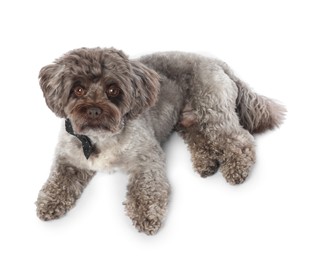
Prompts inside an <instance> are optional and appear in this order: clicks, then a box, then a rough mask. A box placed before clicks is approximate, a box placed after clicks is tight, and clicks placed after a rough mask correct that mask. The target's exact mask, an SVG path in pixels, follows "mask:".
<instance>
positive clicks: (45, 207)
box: [36, 201, 66, 221]
mask: <svg viewBox="0 0 324 260" xmlns="http://www.w3.org/2000/svg"><path fill="white" fill-rule="evenodd" d="M36 204H37V210H36V212H37V216H38V217H39V218H40V219H41V220H44V221H47V220H53V219H57V218H60V217H61V216H63V215H65V213H66V208H65V207H64V205H63V204H61V203H54V202H49V201H47V202H36Z"/></svg>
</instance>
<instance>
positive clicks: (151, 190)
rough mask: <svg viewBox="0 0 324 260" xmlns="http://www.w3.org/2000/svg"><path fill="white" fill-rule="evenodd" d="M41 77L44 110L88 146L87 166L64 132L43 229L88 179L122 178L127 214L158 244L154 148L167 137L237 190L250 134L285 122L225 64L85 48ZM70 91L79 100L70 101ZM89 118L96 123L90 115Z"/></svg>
mask: <svg viewBox="0 0 324 260" xmlns="http://www.w3.org/2000/svg"><path fill="white" fill-rule="evenodd" d="M39 76H40V85H41V88H42V90H43V93H44V97H45V100H46V103H47V105H48V106H49V108H50V109H51V110H52V111H53V112H54V113H55V114H56V115H57V116H59V117H62V118H69V119H70V121H71V124H72V126H73V129H74V131H75V132H76V133H77V134H82V135H87V136H88V137H89V138H90V139H91V142H92V143H93V145H94V146H95V152H94V153H93V154H91V156H90V157H89V159H88V160H87V159H86V158H85V157H84V155H83V152H82V147H81V143H80V141H79V140H78V139H77V138H76V137H75V136H72V135H70V134H68V133H67V132H66V131H65V130H64V129H63V130H62V131H61V135H60V138H59V142H58V145H57V151H56V157H55V160H54V163H53V166H52V170H51V174H50V177H49V179H48V181H47V182H46V183H45V185H44V186H43V188H42V189H41V191H40V192H39V196H38V199H37V202H36V205H37V215H38V216H39V218H40V219H42V220H51V219H56V218H59V217H61V216H63V215H65V214H66V212H67V211H68V210H70V209H71V208H72V207H73V206H74V205H75V203H76V201H77V199H78V198H79V197H80V195H81V193H82V191H83V189H84V188H85V187H86V186H87V184H88V183H89V181H90V180H91V178H92V177H93V176H94V174H95V172H97V171H109V170H110V169H112V168H115V167H119V168H121V169H123V170H125V171H126V172H128V174H129V183H128V186H127V190H128V191H127V195H126V201H125V202H124V205H125V210H126V214H127V215H128V216H129V217H130V219H131V220H132V221H133V223H134V225H135V226H136V228H137V229H138V230H139V231H142V232H145V233H146V234H149V235H152V234H155V233H156V232H157V231H158V230H159V228H160V227H161V225H162V222H163V220H164V218H165V216H166V212H167V205H168V201H169V194H170V185H169V183H168V180H167V177H166V172H165V155H164V152H163V150H162V148H161V144H162V143H163V142H164V141H165V140H166V139H167V138H168V136H169V135H170V134H171V133H172V132H173V131H174V130H175V131H177V132H178V133H179V134H180V135H181V136H182V137H183V138H184V140H185V142H186V143H187V145H188V148H189V150H190V152H191V156H192V162H193V166H194V168H195V170H196V171H197V172H198V173H199V174H200V175H201V176H202V177H207V176H210V175H213V174H214V173H215V172H216V171H217V170H218V169H220V171H221V172H222V174H223V176H224V177H225V179H226V180H227V182H229V183H230V184H238V183H242V182H243V181H244V180H245V179H246V178H247V176H248V174H249V172H250V169H251V167H252V166H253V164H254V163H255V145H254V138H253V136H252V134H254V133H260V132H264V131H265V130H267V129H273V128H274V127H277V126H279V124H280V123H281V122H282V119H283V115H284V112H285V110H284V108H283V107H282V106H281V105H279V104H277V103H275V102H274V101H272V100H270V99H268V98H266V97H262V96H259V95H257V94H256V93H254V92H252V91H251V90H250V89H249V88H248V87H247V85H246V84H245V83H244V82H242V81H241V80H240V79H238V78H237V77H236V76H235V75H234V73H233V72H232V71H231V69H230V68H229V67H228V66H227V65H226V64H225V63H224V62H222V61H219V60H216V59H212V58H208V57H203V56H200V55H197V54H190V53H181V52H167V53H156V54H152V55H148V56H144V57H141V58H139V59H137V60H130V59H128V57H127V56H126V55H125V54H124V53H123V52H121V51H117V50H115V49H113V48H110V49H105V48H104V49H101V48H94V49H87V48H82V49H76V50H73V51H71V52H68V53H67V54H65V55H63V56H62V57H61V58H59V59H57V60H56V61H55V62H54V64H50V65H47V66H45V67H44V68H42V69H41V71H40V75H39ZM111 84H114V85H117V86H118V88H119V89H120V94H119V95H118V96H117V97H114V98H111V97H109V95H107V88H108V86H109V85H111ZM75 86H82V88H83V89H84V90H85V94H84V95H82V96H79V97H76V96H75V95H73V89H74V88H75ZM93 108H96V109H97V111H100V113H98V115H96V116H94V115H93V114H92V113H89V112H88V111H89V110H90V109H93Z"/></svg>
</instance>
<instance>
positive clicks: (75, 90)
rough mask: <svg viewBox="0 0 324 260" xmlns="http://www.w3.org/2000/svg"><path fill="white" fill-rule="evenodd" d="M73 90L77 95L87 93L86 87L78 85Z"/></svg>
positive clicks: (80, 95)
mask: <svg viewBox="0 0 324 260" xmlns="http://www.w3.org/2000/svg"><path fill="white" fill-rule="evenodd" d="M73 92H74V94H75V95H76V96H77V97H82V96H84V94H85V89H84V88H83V87H79V86H78V87H75V88H74V89H73Z"/></svg>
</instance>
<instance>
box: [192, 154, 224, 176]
mask: <svg viewBox="0 0 324 260" xmlns="http://www.w3.org/2000/svg"><path fill="white" fill-rule="evenodd" d="M219 166H220V164H219V162H218V160H216V159H214V160H210V161H207V160H206V161H205V162H200V163H195V169H196V171H197V172H198V174H199V175H200V176H201V177H203V178H207V177H209V176H212V175H214V174H215V173H216V172H217V171H218V169H219Z"/></svg>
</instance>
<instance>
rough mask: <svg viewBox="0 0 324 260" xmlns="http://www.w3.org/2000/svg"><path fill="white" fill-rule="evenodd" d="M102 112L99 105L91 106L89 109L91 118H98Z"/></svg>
mask: <svg viewBox="0 0 324 260" xmlns="http://www.w3.org/2000/svg"><path fill="white" fill-rule="evenodd" d="M101 113H102V110H101V109H100V108H99V107H89V108H88V109H87V114H88V116H89V117H90V118H93V119H94V118H98V117H99V116H100V115H101Z"/></svg>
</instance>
